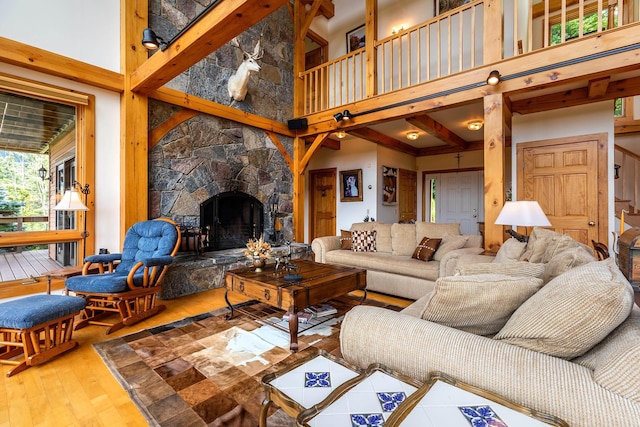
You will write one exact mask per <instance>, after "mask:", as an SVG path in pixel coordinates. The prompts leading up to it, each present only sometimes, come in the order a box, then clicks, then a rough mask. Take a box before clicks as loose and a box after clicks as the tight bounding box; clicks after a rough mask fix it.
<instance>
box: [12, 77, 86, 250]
mask: <svg viewBox="0 0 640 427" xmlns="http://www.w3.org/2000/svg"><path fill="white" fill-rule="evenodd" d="M2 82H11V83H12V84H11V87H13V88H18V89H17V90H19V88H28V93H27V92H25V91H21V92H20V91H19V92H18V93H21V94H24V95H27V96H33V97H36V98H44V99H47V100H50V101H54V102H59V103H62V104H67V105H74V106H75V107H76V129H75V132H76V135H75V138H76V144H75V154H74V155H75V159H76V176H75V177H74V179H75V180H76V181H78V182H80V184H82V185H85V184H88V185H89V189H90V190H93V191H91V192H90V193H89V194H88V195H87V203H86V204H87V207H88V208H89V210H88V211H86V212H82V211H79V212H77V221H76V227H77V228H76V229H75V230H49V231H18V232H8V233H0V247H8V246H16V245H19V246H24V245H29V244H46V243H60V242H79V241H82V236H81V234H80V233H81V231H82V230H81V229H80V227H83V226H84V222H85V216H86V224H87V229H86V231H87V232H88V233H89V236H88V237H87V239H86V248H87V251H92V250H93V248H94V246H95V235H94V234H95V194H94V193H95V104H96V102H95V96H93V95H90V94H85V93H81V92H77V91H75V90H71V89H65V88H62V87H59V86H54V85H50V84H46V83H41V82H36V81H34V80H29V79H23V78H21V77H16V76H10V75H8V74H1V75H0V84H1V83H2ZM7 87H8V85H7V86H4V87H1V88H3V89H5V90H7V91H10V92H13V90H11V89H7ZM25 90H26V89H25ZM72 100H76V101H78V102H73V101H72ZM50 208H52V207H50ZM83 247H84V245H78V257H77V258H78V261H81V260H83V259H84V256H85V254H84V253H83Z"/></svg>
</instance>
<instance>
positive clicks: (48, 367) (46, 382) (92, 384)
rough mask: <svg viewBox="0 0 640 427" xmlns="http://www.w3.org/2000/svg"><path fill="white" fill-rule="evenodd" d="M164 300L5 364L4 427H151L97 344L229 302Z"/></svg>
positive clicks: (0, 388) (1, 387) (220, 295)
mask: <svg viewBox="0 0 640 427" xmlns="http://www.w3.org/2000/svg"><path fill="white" fill-rule="evenodd" d="M356 294H357V293H356ZM368 297H369V298H372V299H377V300H381V301H385V302H388V303H392V304H396V305H399V306H407V305H409V304H410V303H411V301H409V300H404V299H399V298H393V297H389V296H384V295H379V294H375V293H372V292H369V294H368ZM229 299H230V301H231V303H232V304H235V303H238V302H241V301H244V298H243V297H242V296H240V295H235V294H230V295H229ZM162 303H163V304H165V305H166V306H167V309H166V310H165V311H163V312H162V313H160V314H158V315H157V316H154V317H152V318H150V319H147V320H146V321H143V322H141V323H138V324H137V325H134V326H132V327H129V328H124V329H122V330H120V331H117V332H115V333H113V334H111V335H105V334H104V329H103V328H100V327H97V326H89V327H86V328H83V329H80V330H78V331H75V332H74V338H75V339H76V340H77V341H78V343H79V344H80V345H79V347H78V348H77V349H75V350H73V351H71V352H69V353H66V354H64V355H62V356H60V357H58V358H56V359H54V360H52V361H50V362H48V363H45V364H44V365H40V366H36V367H32V368H29V369H27V370H26V371H23V372H21V373H19V374H17V375H15V376H13V377H11V378H7V377H6V373H7V371H8V370H9V369H10V368H11V367H10V366H9V365H0V427H9V426H11V427H30V426H109V427H118V426H143V425H146V421H145V419H144V417H142V415H141V414H140V412H139V411H138V409H137V408H136V406H135V405H134V404H133V403H132V402H131V400H130V399H129V396H128V394H127V393H126V392H125V391H124V390H123V389H122V387H121V386H120V384H119V383H118V382H117V381H116V380H115V378H114V377H113V375H111V373H110V372H109V370H108V369H107V367H106V365H105V364H104V363H103V362H102V359H100V356H98V354H97V353H96V352H95V351H94V349H93V347H92V344H93V343H95V342H100V341H105V340H109V339H111V338H114V337H118V336H122V335H128V334H131V333H133V332H136V331H138V330H141V329H147V328H150V327H152V326H157V325H162V324H165V323H169V322H172V321H174V320H179V319H182V318H184V317H188V316H193V315H196V314H200V313H204V312H206V311H210V310H214V309H216V308H220V307H224V306H225V305H226V304H225V302H224V289H215V290H211V291H207V292H201V293H198V294H195V295H189V296H187V297H182V298H179V299H175V300H167V301H163V302H162Z"/></svg>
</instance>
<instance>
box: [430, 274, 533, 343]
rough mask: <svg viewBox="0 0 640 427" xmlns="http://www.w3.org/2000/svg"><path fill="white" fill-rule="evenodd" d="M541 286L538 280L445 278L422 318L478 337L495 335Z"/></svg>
mask: <svg viewBox="0 0 640 427" xmlns="http://www.w3.org/2000/svg"><path fill="white" fill-rule="evenodd" d="M541 286H542V280H541V279H536V278H534V277H511V276H504V275H500V274H478V275H474V276H449V277H441V278H439V279H437V280H436V286H435V290H434V291H433V294H432V296H431V298H430V299H429V301H428V302H427V305H426V307H425V308H424V311H423V312H422V315H421V317H422V318H423V319H425V320H429V321H431V322H436V323H440V324H441V325H445V326H449V327H452V328H456V329H460V330H463V331H466V332H469V333H472V334H476V335H491V334H495V333H496V332H498V331H499V330H500V329H501V328H502V327H503V326H504V324H505V323H506V322H507V320H508V319H509V316H511V313H513V312H514V311H515V310H516V309H517V308H518V307H519V306H520V305H521V304H522V303H523V302H524V301H526V300H527V299H528V298H529V297H531V295H533V294H535V293H536V292H537V291H538V289H540V287H541Z"/></svg>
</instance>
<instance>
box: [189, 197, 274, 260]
mask: <svg viewBox="0 0 640 427" xmlns="http://www.w3.org/2000/svg"><path fill="white" fill-rule="evenodd" d="M200 226H201V227H202V230H203V231H205V233H206V236H207V237H206V239H205V242H204V245H203V246H204V248H203V249H204V250H205V251H217V250H222V249H233V248H244V247H245V244H246V243H247V241H248V240H249V239H256V238H259V237H260V235H261V234H262V233H263V231H264V209H263V206H262V203H260V201H259V200H258V199H256V198H255V197H253V196H251V195H249V194H246V193H241V192H237V191H233V192H226V193H220V194H218V195H216V196H213V197H212V198H210V199H209V200H207V201H206V202H204V203H202V205H200Z"/></svg>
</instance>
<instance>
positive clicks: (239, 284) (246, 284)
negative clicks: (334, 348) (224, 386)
mask: <svg viewBox="0 0 640 427" xmlns="http://www.w3.org/2000/svg"><path fill="white" fill-rule="evenodd" d="M293 264H295V265H296V266H297V267H298V269H299V270H298V271H297V275H299V276H300V277H301V278H299V279H294V280H288V279H287V278H286V277H288V276H287V273H286V272H285V271H277V272H276V271H275V268H274V267H275V266H274V265H269V266H267V267H264V268H262V271H255V268H254V267H247V268H240V269H236V270H230V271H228V272H227V273H226V275H225V286H226V291H225V294H224V299H225V301H226V302H227V306H229V310H230V313H229V315H228V316H227V318H231V317H232V316H233V311H234V308H233V305H231V303H230V302H229V298H228V294H229V292H238V293H240V294H242V295H245V296H248V297H250V298H252V299H255V300H257V301H260V302H263V303H266V304H268V305H270V306H272V307H275V308H278V309H281V310H286V311H288V312H289V313H291V316H289V334H290V336H291V340H290V346H289V348H290V350H291V351H293V352H296V351H298V312H300V311H302V310H304V309H305V308H307V307H309V306H312V305H317V304H320V303H323V302H326V301H329V300H332V299H334V298H338V297H340V296H343V295H346V294H348V293H349V292H352V291H356V290H361V291H364V295H363V297H362V301H364V299H365V298H366V296H367V290H366V286H367V280H366V270H363V269H360V268H352V267H343V266H339V265H332V264H320V263H317V262H313V261H306V260H296V261H294V262H293Z"/></svg>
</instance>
